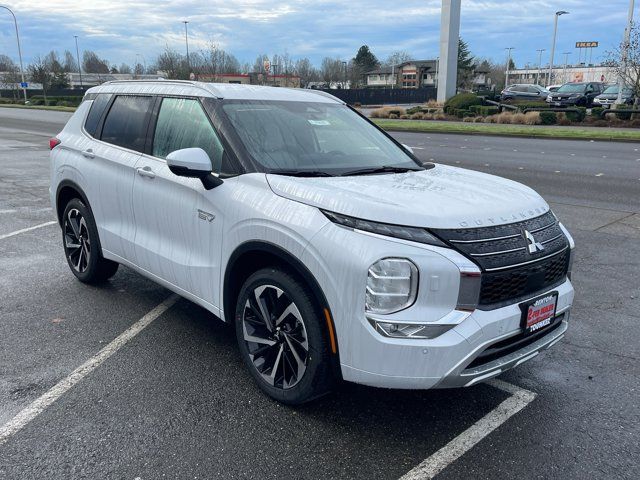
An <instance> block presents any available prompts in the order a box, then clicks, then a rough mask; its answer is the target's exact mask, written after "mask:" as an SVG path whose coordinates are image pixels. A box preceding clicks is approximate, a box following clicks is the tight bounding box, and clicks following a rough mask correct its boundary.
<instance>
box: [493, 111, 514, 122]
mask: <svg viewBox="0 0 640 480" xmlns="http://www.w3.org/2000/svg"><path fill="white" fill-rule="evenodd" d="M511 117H513V113H509V112H502V113H499V114H498V115H495V119H496V123H501V124H507V123H511Z"/></svg>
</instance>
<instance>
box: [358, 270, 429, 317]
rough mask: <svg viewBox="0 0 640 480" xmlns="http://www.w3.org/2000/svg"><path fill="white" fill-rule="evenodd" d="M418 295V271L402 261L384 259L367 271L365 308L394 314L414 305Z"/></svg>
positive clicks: (369, 310) (373, 311)
mask: <svg viewBox="0 0 640 480" xmlns="http://www.w3.org/2000/svg"><path fill="white" fill-rule="evenodd" d="M417 291H418V268H417V267H416V266H415V265H414V264H413V263H412V262H410V261H409V260H407V259H404V258H383V259H382V260H378V261H377V262H376V263H374V264H373V265H371V267H369V272H368V275H367V289H366V303H365V308H366V310H367V311H368V312H372V313H382V314H388V313H394V312H398V311H400V310H404V309H405V308H408V307H410V306H411V305H413V302H415V300H416V294H417Z"/></svg>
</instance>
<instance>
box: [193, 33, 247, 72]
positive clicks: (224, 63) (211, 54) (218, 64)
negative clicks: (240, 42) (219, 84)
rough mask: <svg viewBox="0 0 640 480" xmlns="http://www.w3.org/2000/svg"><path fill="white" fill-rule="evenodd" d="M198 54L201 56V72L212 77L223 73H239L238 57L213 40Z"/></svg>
mask: <svg viewBox="0 0 640 480" xmlns="http://www.w3.org/2000/svg"><path fill="white" fill-rule="evenodd" d="M200 55H201V57H202V66H201V73H205V74H208V75H211V76H213V77H215V76H216V75H220V74H223V73H232V74H238V73H240V70H241V68H240V62H239V61H238V59H237V58H236V57H235V56H233V55H231V54H229V53H227V52H225V51H224V50H223V49H222V48H220V47H219V46H218V45H217V44H215V43H213V42H212V43H210V44H209V45H208V46H207V48H206V49H205V50H203V51H202V52H200Z"/></svg>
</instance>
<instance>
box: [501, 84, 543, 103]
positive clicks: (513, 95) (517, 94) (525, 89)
mask: <svg viewBox="0 0 640 480" xmlns="http://www.w3.org/2000/svg"><path fill="white" fill-rule="evenodd" d="M549 93H550V92H549V91H548V90H547V89H545V88H544V87H541V86H540V85H525V84H514V85H509V86H508V87H507V88H505V89H504V90H503V91H502V93H501V94H500V100H501V101H502V102H504V103H512V102H527V101H529V102H539V101H543V100H544V99H546V98H547V96H548V95H549Z"/></svg>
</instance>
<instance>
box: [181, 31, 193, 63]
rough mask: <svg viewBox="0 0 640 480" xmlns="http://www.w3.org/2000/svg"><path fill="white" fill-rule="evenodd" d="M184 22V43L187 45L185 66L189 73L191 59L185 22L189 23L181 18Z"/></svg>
mask: <svg viewBox="0 0 640 480" xmlns="http://www.w3.org/2000/svg"><path fill="white" fill-rule="evenodd" d="M182 23H184V43H185V45H186V46H187V67H188V69H189V73H191V61H190V60H189V35H188V32H187V24H188V23H189V22H188V21H187V20H183V21H182Z"/></svg>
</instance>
